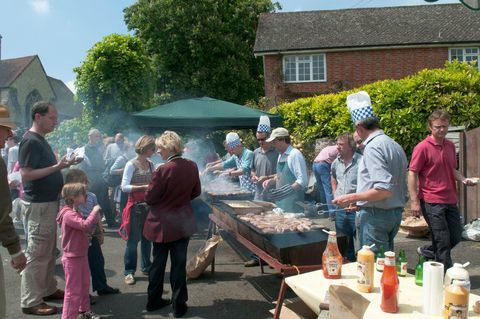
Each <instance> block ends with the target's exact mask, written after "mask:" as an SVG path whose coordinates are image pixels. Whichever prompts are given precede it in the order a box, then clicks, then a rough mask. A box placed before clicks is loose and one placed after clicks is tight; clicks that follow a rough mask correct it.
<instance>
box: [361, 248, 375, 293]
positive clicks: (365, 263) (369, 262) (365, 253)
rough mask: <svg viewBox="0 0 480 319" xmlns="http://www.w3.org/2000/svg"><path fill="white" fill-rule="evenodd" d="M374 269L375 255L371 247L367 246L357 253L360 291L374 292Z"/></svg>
mask: <svg viewBox="0 0 480 319" xmlns="http://www.w3.org/2000/svg"><path fill="white" fill-rule="evenodd" d="M373 267H375V254H374V253H373V251H372V250H371V249H370V247H369V246H366V245H365V246H363V247H362V249H360V250H359V251H358V253H357V270H358V276H359V277H358V279H357V289H358V291H360V292H372V291H373Z"/></svg>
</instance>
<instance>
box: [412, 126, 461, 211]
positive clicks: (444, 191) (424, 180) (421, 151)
mask: <svg viewBox="0 0 480 319" xmlns="http://www.w3.org/2000/svg"><path fill="white" fill-rule="evenodd" d="M456 166H457V160H456V155H455V145H454V144H453V143H452V142H451V141H449V140H447V139H444V141H443V144H436V143H435V141H434V140H433V138H432V136H430V135H429V136H428V137H427V138H426V139H424V140H423V141H421V142H420V143H418V144H417V146H415V148H414V149H413V154H412V159H411V161H410V166H409V170H410V171H412V172H415V173H417V174H418V198H419V199H423V200H424V201H425V202H427V203H436V204H456V203H457V187H456V180H455V169H456Z"/></svg>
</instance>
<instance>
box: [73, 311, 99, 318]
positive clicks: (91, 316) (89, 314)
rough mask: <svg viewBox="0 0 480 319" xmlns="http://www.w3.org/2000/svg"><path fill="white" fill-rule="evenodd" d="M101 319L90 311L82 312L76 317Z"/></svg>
mask: <svg viewBox="0 0 480 319" xmlns="http://www.w3.org/2000/svg"><path fill="white" fill-rule="evenodd" d="M101 318H102V317H101V316H100V315H97V314H96V313H94V312H92V311H86V312H82V313H80V314H79V315H78V317H77V319H101Z"/></svg>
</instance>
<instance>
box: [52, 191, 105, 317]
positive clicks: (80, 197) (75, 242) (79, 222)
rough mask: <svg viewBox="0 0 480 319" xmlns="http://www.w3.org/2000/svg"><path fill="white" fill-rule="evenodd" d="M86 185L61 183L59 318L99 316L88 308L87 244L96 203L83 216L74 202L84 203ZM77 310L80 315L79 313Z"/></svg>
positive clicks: (97, 212) (96, 215)
mask: <svg viewBox="0 0 480 319" xmlns="http://www.w3.org/2000/svg"><path fill="white" fill-rule="evenodd" d="M86 194H87V186H86V185H85V184H82V183H71V184H66V185H65V186H63V189H62V197H63V198H64V200H65V206H64V207H63V208H62V209H61V210H60V212H59V213H58V216H57V222H58V224H59V225H60V226H61V229H62V247H63V256H62V264H63V271H64V273H65V297H64V300H63V311H62V319H76V318H77V316H78V318H82V319H83V318H85V319H87V318H93V319H97V318H100V317H99V316H98V315H96V314H94V313H93V312H91V311H90V298H89V296H88V292H89V289H90V270H89V267H88V255H87V252H88V245H89V242H90V240H89V236H90V235H91V232H92V229H93V225H94V224H95V223H97V222H98V219H99V214H100V206H98V205H97V206H95V207H94V208H93V210H92V212H91V213H90V215H89V216H88V217H87V219H83V217H82V215H81V214H80V213H79V212H78V205H80V204H83V203H85V197H86ZM79 313H80V316H79Z"/></svg>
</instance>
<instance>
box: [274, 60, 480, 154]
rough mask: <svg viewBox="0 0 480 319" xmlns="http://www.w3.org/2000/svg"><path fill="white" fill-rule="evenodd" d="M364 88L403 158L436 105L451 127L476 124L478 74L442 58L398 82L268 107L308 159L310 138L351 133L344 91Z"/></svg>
mask: <svg viewBox="0 0 480 319" xmlns="http://www.w3.org/2000/svg"><path fill="white" fill-rule="evenodd" d="M360 90H364V91H367V92H368V93H369V94H370V98H371V100H372V104H373V109H374V112H375V114H376V115H377V116H378V117H379V118H380V123H381V127H382V128H383V129H384V130H385V133H386V134H388V135H389V136H391V137H392V138H393V139H395V140H396V141H397V142H398V143H399V144H400V145H402V146H403V148H404V149H405V152H406V153H407V155H408V156H409V155H410V154H411V151H412V149H413V147H414V146H415V145H416V144H417V143H418V142H419V141H421V140H422V139H423V138H425V136H426V135H427V134H428V132H429V131H428V128H427V124H426V123H427V118H428V115H429V114H430V113H431V112H433V111H434V110H436V109H443V110H446V111H447V112H449V113H450V116H451V118H452V120H451V122H452V123H451V125H454V126H458V125H465V126H466V128H467V129H472V128H475V127H478V126H480V72H479V71H478V68H477V67H476V66H472V65H470V64H467V63H458V62H447V63H446V64H445V68H443V69H433V70H422V71H420V72H418V73H417V74H415V75H413V76H409V77H407V78H404V79H401V80H384V81H378V82H375V83H371V84H367V85H364V86H362V87H359V88H356V89H354V90H350V91H342V92H339V93H334V94H324V95H318V96H314V97H309V98H301V99H298V100H295V101H294V102H291V103H285V104H281V105H279V106H277V107H275V108H273V109H272V110H271V111H273V112H277V113H280V114H281V115H282V117H283V119H284V126H285V127H286V128H287V129H288V130H289V131H290V132H291V134H292V136H293V140H294V143H295V144H296V146H297V147H300V148H302V149H303V152H304V154H305V156H306V158H307V159H308V160H312V159H313V157H314V156H315V155H314V147H315V139H317V138H322V137H323V138H332V139H335V137H336V136H337V135H338V134H340V133H342V132H345V131H353V123H352V121H351V119H350V114H349V113H348V111H347V106H346V102H345V101H346V98H347V95H349V94H351V93H354V92H358V91H360Z"/></svg>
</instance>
